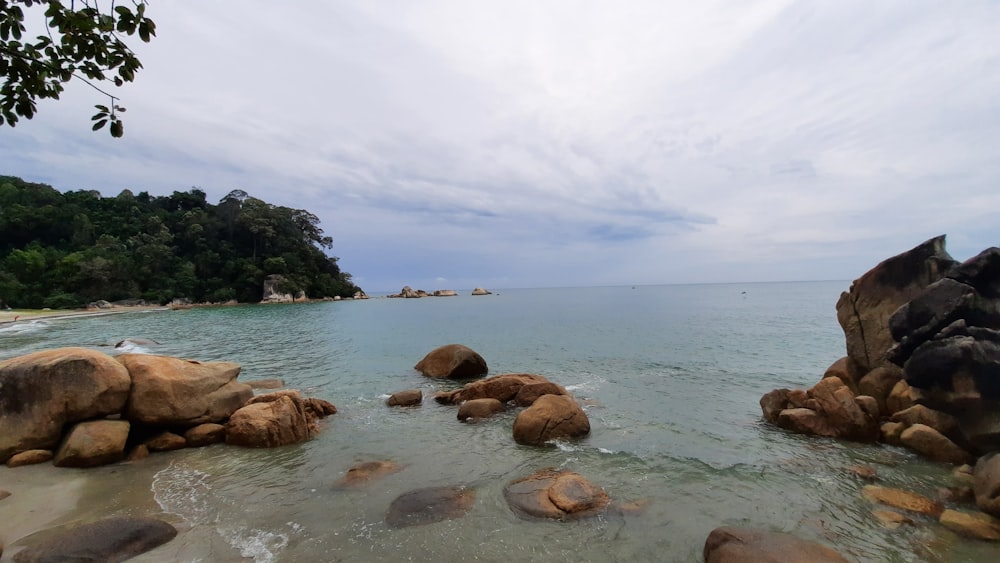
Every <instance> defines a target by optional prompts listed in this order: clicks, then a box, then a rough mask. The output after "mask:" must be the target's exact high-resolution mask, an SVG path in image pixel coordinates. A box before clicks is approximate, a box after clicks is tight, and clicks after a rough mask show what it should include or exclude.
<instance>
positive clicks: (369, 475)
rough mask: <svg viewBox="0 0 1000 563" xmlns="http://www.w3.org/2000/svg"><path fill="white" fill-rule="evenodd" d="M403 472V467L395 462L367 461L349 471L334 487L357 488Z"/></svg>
mask: <svg viewBox="0 0 1000 563" xmlns="http://www.w3.org/2000/svg"><path fill="white" fill-rule="evenodd" d="M402 470H403V466H402V465H400V464H398V463H396V462H394V461H390V460H378V461H366V462H364V463H359V464H358V465H355V466H354V467H351V468H350V469H348V470H347V473H345V474H344V476H343V477H341V478H340V479H338V480H337V482H336V483H335V484H334V485H335V486H336V487H338V488H341V489H351V488H357V487H361V486H364V485H367V484H368V483H370V482H372V481H375V480H377V479H381V478H382V477H385V476H387V475H392V474H393V473H398V472H400V471H402Z"/></svg>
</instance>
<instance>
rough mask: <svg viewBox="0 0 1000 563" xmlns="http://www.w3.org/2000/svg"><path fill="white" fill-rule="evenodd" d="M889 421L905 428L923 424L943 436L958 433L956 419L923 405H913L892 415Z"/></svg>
mask: <svg viewBox="0 0 1000 563" xmlns="http://www.w3.org/2000/svg"><path fill="white" fill-rule="evenodd" d="M889 420H891V421H892V422H902V423H903V424H905V425H907V426H913V425H914V424H924V425H926V426H930V427H931V428H933V429H934V430H937V431H938V432H940V433H941V434H944V435H945V436H955V435H956V434H957V433H958V419H957V418H955V417H954V416H952V415H950V414H948V413H944V412H941V411H936V410H934V409H931V408H927V407H925V406H924V405H913V406H912V407H910V408H908V409H903V410H901V411H899V412H897V413H895V414H893V415H892V416H891V417H890V418H889Z"/></svg>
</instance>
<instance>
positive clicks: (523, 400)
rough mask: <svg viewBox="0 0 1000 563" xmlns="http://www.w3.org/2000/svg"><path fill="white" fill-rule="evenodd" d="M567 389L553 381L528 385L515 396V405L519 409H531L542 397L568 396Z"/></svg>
mask: <svg viewBox="0 0 1000 563" xmlns="http://www.w3.org/2000/svg"><path fill="white" fill-rule="evenodd" d="M566 394H567V393H566V389H565V388H564V387H563V386H562V385H556V384H555V383H552V382H551V381H543V382H541V383H528V384H527V385H523V386H521V388H520V389H518V391H517V395H515V396H514V404H515V405H517V406H519V407H530V406H531V405H533V404H534V403H535V401H536V400H538V398H539V397H541V396H542V395H566Z"/></svg>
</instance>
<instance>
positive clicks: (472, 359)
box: [413, 344, 489, 379]
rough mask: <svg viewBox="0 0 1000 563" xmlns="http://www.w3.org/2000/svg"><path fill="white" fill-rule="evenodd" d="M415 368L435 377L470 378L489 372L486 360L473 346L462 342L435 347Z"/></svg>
mask: <svg viewBox="0 0 1000 563" xmlns="http://www.w3.org/2000/svg"><path fill="white" fill-rule="evenodd" d="M413 369H415V370H417V371H419V372H420V373H422V374H424V375H426V376H427V377H434V378H448V379H469V378H473V377H481V376H483V375H486V374H487V373H489V368H488V367H487V366H486V360H484V359H483V357H482V356H480V355H479V354H477V353H476V352H475V351H474V350H473V349H472V348H469V347H468V346H463V345H461V344H448V345H445V346H441V347H440V348H435V349H434V350H432V351H431V352H430V353H429V354H427V355H426V356H424V359H422V360H420V361H419V362H417V365H415V366H413Z"/></svg>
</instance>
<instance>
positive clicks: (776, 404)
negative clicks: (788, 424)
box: [760, 389, 802, 428]
mask: <svg viewBox="0 0 1000 563" xmlns="http://www.w3.org/2000/svg"><path fill="white" fill-rule="evenodd" d="M788 393H789V390H788V389H774V390H772V391H768V392H767V393H765V394H764V396H762V397H761V398H760V410H761V412H762V413H763V414H764V420H766V421H768V422H774V423H777V422H778V415H780V414H781V411H783V410H785V409H787V408H788ZM799 406H800V407H801V406H802V405H799ZM782 428H784V427H782Z"/></svg>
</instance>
